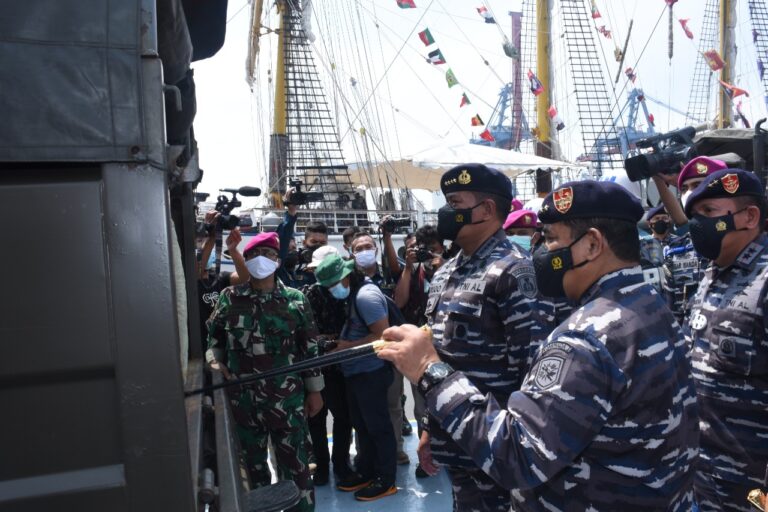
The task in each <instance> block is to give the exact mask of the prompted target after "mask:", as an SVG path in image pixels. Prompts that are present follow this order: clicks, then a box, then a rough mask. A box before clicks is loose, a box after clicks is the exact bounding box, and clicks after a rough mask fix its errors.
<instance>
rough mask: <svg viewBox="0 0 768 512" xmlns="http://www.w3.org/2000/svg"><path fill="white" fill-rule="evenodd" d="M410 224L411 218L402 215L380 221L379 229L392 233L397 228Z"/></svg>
mask: <svg viewBox="0 0 768 512" xmlns="http://www.w3.org/2000/svg"><path fill="white" fill-rule="evenodd" d="M410 226H411V219H409V218H408V217H403V218H400V219H393V218H389V219H387V220H385V221H384V222H382V223H381V230H382V231H383V232H384V233H394V232H395V231H396V230H397V228H407V227H410Z"/></svg>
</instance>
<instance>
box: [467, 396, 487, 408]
mask: <svg viewBox="0 0 768 512" xmlns="http://www.w3.org/2000/svg"><path fill="white" fill-rule="evenodd" d="M469 403H471V404H472V405H481V404H484V403H485V395H479V394H478V395H472V396H470V397H469Z"/></svg>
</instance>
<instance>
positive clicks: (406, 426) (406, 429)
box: [403, 414, 413, 436]
mask: <svg viewBox="0 0 768 512" xmlns="http://www.w3.org/2000/svg"><path fill="white" fill-rule="evenodd" d="M411 434H413V427H412V426H411V422H410V421H408V419H407V418H406V417H405V414H403V435H404V436H409V435H411Z"/></svg>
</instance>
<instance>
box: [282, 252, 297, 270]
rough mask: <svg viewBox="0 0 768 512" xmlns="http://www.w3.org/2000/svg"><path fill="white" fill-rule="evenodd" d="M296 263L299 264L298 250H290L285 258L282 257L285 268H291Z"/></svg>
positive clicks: (294, 266) (293, 267)
mask: <svg viewBox="0 0 768 512" xmlns="http://www.w3.org/2000/svg"><path fill="white" fill-rule="evenodd" d="M298 264H299V253H298V251H290V252H289V253H288V254H286V256H285V259H283V267H284V268H285V269H286V270H293V269H295V268H296V265H298Z"/></svg>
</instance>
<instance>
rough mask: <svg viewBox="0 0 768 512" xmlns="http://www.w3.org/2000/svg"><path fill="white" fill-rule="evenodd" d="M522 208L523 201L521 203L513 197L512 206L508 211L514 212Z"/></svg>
mask: <svg viewBox="0 0 768 512" xmlns="http://www.w3.org/2000/svg"><path fill="white" fill-rule="evenodd" d="M522 209H523V203H521V202H520V200H519V199H513V200H512V206H511V207H510V209H509V211H511V212H516V211H518V210H522Z"/></svg>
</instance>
